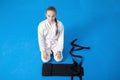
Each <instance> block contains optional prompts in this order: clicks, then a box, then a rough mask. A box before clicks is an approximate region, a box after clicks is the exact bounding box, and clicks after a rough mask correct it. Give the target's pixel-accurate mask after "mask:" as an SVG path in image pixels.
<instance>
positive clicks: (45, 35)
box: [38, 6, 64, 62]
mask: <svg viewBox="0 0 120 80" xmlns="http://www.w3.org/2000/svg"><path fill="white" fill-rule="evenodd" d="M46 17H47V19H46V20H44V21H42V22H40V24H39V26H38V42H39V47H40V51H41V59H42V61H43V62H48V61H49V60H50V59H51V56H50V54H52V53H53V56H54V59H55V61H57V62H59V61H61V60H62V59H63V55H62V51H63V43H64V27H63V24H62V22H60V21H59V20H57V19H56V9H55V7H53V6H50V7H48V8H47V10H46Z"/></svg>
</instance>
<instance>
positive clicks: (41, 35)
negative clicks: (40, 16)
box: [38, 23, 46, 52]
mask: <svg viewBox="0 0 120 80" xmlns="http://www.w3.org/2000/svg"><path fill="white" fill-rule="evenodd" d="M38 43H39V48H40V51H41V52H43V51H45V49H46V46H45V36H44V24H41V23H40V24H39V26H38Z"/></svg>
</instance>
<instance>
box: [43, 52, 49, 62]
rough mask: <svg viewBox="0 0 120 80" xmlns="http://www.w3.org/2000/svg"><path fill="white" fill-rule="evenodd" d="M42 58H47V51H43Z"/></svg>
mask: <svg viewBox="0 0 120 80" xmlns="http://www.w3.org/2000/svg"><path fill="white" fill-rule="evenodd" d="M43 58H44V59H46V60H47V59H48V53H47V51H43Z"/></svg>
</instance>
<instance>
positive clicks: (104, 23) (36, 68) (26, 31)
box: [0, 0, 120, 80]
mask: <svg viewBox="0 0 120 80" xmlns="http://www.w3.org/2000/svg"><path fill="white" fill-rule="evenodd" d="M51 5H52V6H55V7H56V9H57V12H58V14H57V19H59V20H61V21H62V22H63V24H64V28H65V45H64V51H63V54H64V60H63V61H62V62H61V63H72V59H71V56H70V55H69V50H70V48H71V46H70V44H69V43H70V42H71V41H72V40H73V39H74V38H78V41H77V43H78V44H81V45H84V46H90V47H91V50H89V51H86V50H83V51H79V52H76V54H81V55H82V56H84V58H85V59H84V64H83V67H84V69H85V75H84V77H83V80H120V49H119V48H120V0H0V80H55V79H57V80H70V77H55V76H52V77H43V76H41V70H42V61H41V59H40V51H39V46H38V40H37V27H38V24H39V22H40V21H42V20H44V19H46V17H45V10H46V8H47V7H48V6H51ZM50 62H51V63H55V61H54V59H52V60H51V61H50ZM75 80H79V78H77V77H75Z"/></svg>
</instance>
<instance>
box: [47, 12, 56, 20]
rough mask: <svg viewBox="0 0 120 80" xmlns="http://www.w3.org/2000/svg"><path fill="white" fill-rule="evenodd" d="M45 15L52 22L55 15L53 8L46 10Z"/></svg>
mask: <svg viewBox="0 0 120 80" xmlns="http://www.w3.org/2000/svg"><path fill="white" fill-rule="evenodd" d="M46 17H47V19H48V21H49V22H54V21H55V17H56V12H55V11H53V10H47V12H46Z"/></svg>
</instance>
